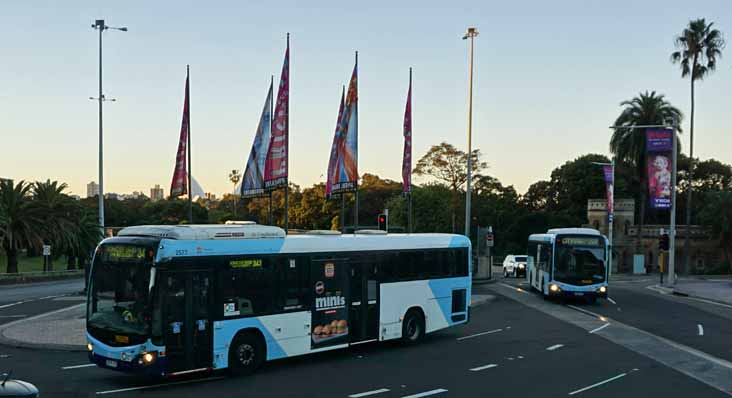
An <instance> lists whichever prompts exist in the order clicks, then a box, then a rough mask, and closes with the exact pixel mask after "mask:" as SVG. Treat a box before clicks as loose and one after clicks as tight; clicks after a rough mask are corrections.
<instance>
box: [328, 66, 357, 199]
mask: <svg viewBox="0 0 732 398" xmlns="http://www.w3.org/2000/svg"><path fill="white" fill-rule="evenodd" d="M338 131H339V137H338V143H337V151H336V153H337V157H336V163H335V167H334V170H333V174H332V177H331V178H332V180H331V181H332V186H331V194H336V193H342V192H355V191H356V190H357V189H358V64H356V65H355V66H354V67H353V74H352V75H351V82H350V84H349V85H348V94H347V95H346V102H345V105H344V107H343V115H341V120H340V123H339V126H338Z"/></svg>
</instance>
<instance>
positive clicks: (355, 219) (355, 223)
mask: <svg viewBox="0 0 732 398" xmlns="http://www.w3.org/2000/svg"><path fill="white" fill-rule="evenodd" d="M353 106H354V107H355V108H356V109H355V112H356V114H358V51H356V103H355V104H353ZM356 131H358V118H356ZM356 170H358V152H356ZM355 199H356V201H355V202H356V203H355V208H354V211H353V233H354V234H355V233H356V230H357V229H358V172H357V173H356V198H355Z"/></svg>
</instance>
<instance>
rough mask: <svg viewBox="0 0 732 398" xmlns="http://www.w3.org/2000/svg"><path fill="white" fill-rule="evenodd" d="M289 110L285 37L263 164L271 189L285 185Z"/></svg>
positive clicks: (288, 63)
mask: <svg viewBox="0 0 732 398" xmlns="http://www.w3.org/2000/svg"><path fill="white" fill-rule="evenodd" d="M289 112H290V40H289V36H288V39H287V50H286V51H285V62H284V63H283V64H282V74H281V76H280V86H279V90H278V91H277V104H276V105H275V112H274V117H273V120H272V135H271V136H270V141H269V149H268V151H267V160H266V161H265V165H264V187H265V189H268V190H271V189H276V188H278V187H280V186H287V174H288V173H287V171H288V164H287V158H288V142H289V124H290V118H289Z"/></svg>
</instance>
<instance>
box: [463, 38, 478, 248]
mask: <svg viewBox="0 0 732 398" xmlns="http://www.w3.org/2000/svg"><path fill="white" fill-rule="evenodd" d="M476 37H478V29H477V28H475V27H470V28H468V31H467V32H466V33H465V36H463V40H467V39H470V69H469V71H470V72H469V74H470V83H469V88H468V173H467V179H466V189H465V236H467V237H468V238H470V182H471V181H470V180H471V179H472V172H473V164H472V163H473V162H472V160H473V159H472V152H473V148H472V146H473V47H474V41H475V38H476ZM476 239H477V237H476Z"/></svg>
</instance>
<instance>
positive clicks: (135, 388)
mask: <svg viewBox="0 0 732 398" xmlns="http://www.w3.org/2000/svg"><path fill="white" fill-rule="evenodd" d="M224 378H225V377H223V376H216V377H207V378H205V379H196V380H183V381H176V382H172V383H161V384H151V385H149V386H139V387H128V388H120V389H119V390H107V391H97V393H96V395H107V394H116V393H120V392H128V391H137V390H149V389H151V388H158V387H167V386H175V385H180V384H191V383H201V382H204V381H213V380H221V379H224Z"/></svg>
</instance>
